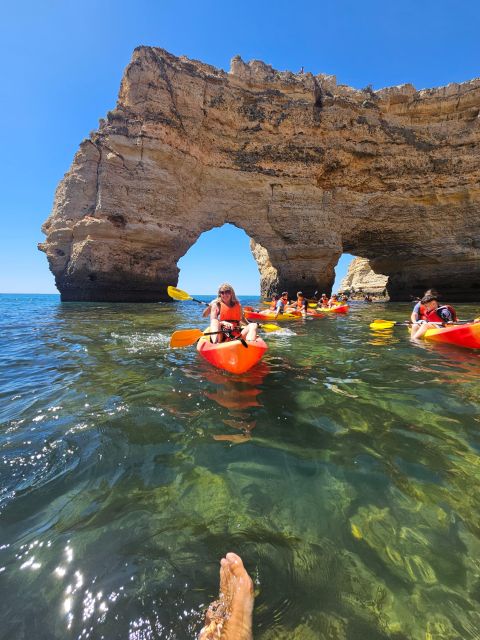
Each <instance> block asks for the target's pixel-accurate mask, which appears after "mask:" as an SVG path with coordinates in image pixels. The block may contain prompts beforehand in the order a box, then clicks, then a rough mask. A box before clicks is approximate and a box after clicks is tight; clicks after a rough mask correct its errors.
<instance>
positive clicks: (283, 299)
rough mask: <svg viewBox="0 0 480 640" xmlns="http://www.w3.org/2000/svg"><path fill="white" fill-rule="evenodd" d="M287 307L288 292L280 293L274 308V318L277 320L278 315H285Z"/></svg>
mask: <svg viewBox="0 0 480 640" xmlns="http://www.w3.org/2000/svg"><path fill="white" fill-rule="evenodd" d="M287 306H288V291H282V295H281V296H280V298H279V299H278V300H277V306H276V307H275V315H274V318H277V317H278V314H279V313H285V312H286V311H285V310H286V308H287Z"/></svg>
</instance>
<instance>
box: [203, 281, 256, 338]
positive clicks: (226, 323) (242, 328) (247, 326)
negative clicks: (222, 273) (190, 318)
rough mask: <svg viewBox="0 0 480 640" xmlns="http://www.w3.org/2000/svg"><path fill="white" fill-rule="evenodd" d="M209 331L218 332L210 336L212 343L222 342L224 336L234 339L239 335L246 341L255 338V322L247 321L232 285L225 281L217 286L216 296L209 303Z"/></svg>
mask: <svg viewBox="0 0 480 640" xmlns="http://www.w3.org/2000/svg"><path fill="white" fill-rule="evenodd" d="M210 331H212V332H215V331H219V332H220V333H217V334H215V335H212V336H210V339H211V341H212V342H214V343H215V342H222V340H224V338H225V337H226V338H227V339H229V340H235V339H236V338H238V337H240V336H241V337H242V338H243V339H244V340H246V341H247V342H253V341H254V340H256V338H257V325H256V323H255V322H250V323H249V322H247V320H246V319H245V316H244V315H243V310H242V305H241V304H240V303H239V301H238V299H237V296H236V295H235V291H234V290H233V287H232V285H230V284H228V283H227V282H224V283H223V284H221V285H220V286H219V287H218V298H216V299H215V300H213V301H212V302H211V303H210Z"/></svg>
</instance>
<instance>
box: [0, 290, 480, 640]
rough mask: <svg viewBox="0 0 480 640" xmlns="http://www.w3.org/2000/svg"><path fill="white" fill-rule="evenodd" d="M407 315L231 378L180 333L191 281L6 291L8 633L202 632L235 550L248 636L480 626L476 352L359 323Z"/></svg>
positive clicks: (3, 540) (4, 567)
mask: <svg viewBox="0 0 480 640" xmlns="http://www.w3.org/2000/svg"><path fill="white" fill-rule="evenodd" d="M243 302H244V303H245V304H246V303H255V302H256V300H255V299H249V298H246V299H244V300H243ZM457 309H458V311H459V313H460V317H463V318H467V317H473V316H474V315H479V312H480V308H479V307H475V306H474V305H458V306H457ZM409 313H410V306H409V305H406V304H391V305H382V304H373V305H365V304H363V303H354V304H352V308H351V311H350V313H349V314H348V315H347V316H335V315H334V314H332V317H327V318H324V319H321V320H314V319H309V320H306V321H304V320H300V321H295V322H291V323H289V324H288V325H285V329H284V330H282V331H281V332H279V333H278V334H273V333H269V334H267V337H266V339H267V341H268V344H269V350H268V352H267V354H266V356H265V358H264V360H263V361H262V362H261V363H260V364H259V365H258V366H257V367H256V368H254V369H253V370H251V371H250V372H248V373H247V374H244V375H243V376H239V377H236V376H233V375H231V374H228V373H223V372H221V371H218V370H215V369H214V368H212V367H211V366H210V365H208V364H207V363H206V362H204V361H203V360H201V359H200V358H199V357H198V355H197V353H196V351H195V348H194V347H188V348H184V349H177V350H172V349H170V348H169V337H170V335H171V333H172V332H173V331H174V330H175V329H178V328H186V327H203V326H204V325H205V321H202V318H201V308H200V307H199V305H196V304H195V303H193V302H185V303H165V304H139V305H131V304H115V305H114V304H98V303H90V304H86V303H63V304H62V303H61V302H60V301H59V298H58V296H47V295H45V296H40V295H32V296H28V295H2V296H0V325H1V326H0V423H1V427H0V453H1V457H0V464H1V466H0V474H1V485H0V612H1V620H2V624H1V627H0V637H1V638H9V640H11V639H13V638H15V639H23V638H25V639H26V638H29V639H32V638H35V639H36V640H42V639H44V638H45V639H47V638H48V639H49V640H51V639H54V638H62V639H63V638H72V639H73V638H81V639H83V638H95V639H97V638H98V639H101V638H105V639H107V640H108V639H117V638H125V639H127V638H128V639H132V640H144V639H145V640H146V639H150V638H152V639H153V638H160V639H169V640H171V639H179V640H182V639H187V638H188V639H190V638H195V637H196V634H197V633H198V631H199V629H200V627H201V622H202V618H203V612H204V609H205V607H206V606H207V605H208V603H209V602H210V601H211V600H213V599H214V598H215V597H216V595H217V593H218V566H219V565H218V563H219V559H220V558H221V557H222V555H224V554H225V553H226V552H228V551H235V552H237V553H238V554H240V555H241V556H242V558H243V560H244V563H245V565H246V567H247V569H248V571H249V573H250V574H251V575H252V577H253V579H254V583H255V590H256V600H255V612H254V637H255V639H256V640H273V639H280V640H282V639H287V638H289V639H291V638H296V639H299V640H310V639H316V638H319V639H325V640H326V639H334V640H343V639H352V640H376V639H387V638H391V639H395V640H401V639H405V640H407V639H408V640H454V639H462V640H469V639H472V640H473V639H478V638H480V490H479V489H480V486H479V482H480V455H479V447H480V415H479V409H478V408H479V401H480V383H479V372H480V352H475V351H469V350H466V349H465V350H462V349H460V348H455V347H447V346H445V347H442V346H441V345H433V344H428V343H422V344H420V345H416V344H411V343H410V342H409V340H408V336H407V332H406V330H405V329H404V328H403V327H397V328H395V329H393V330H392V331H391V332H388V333H385V334H380V335H375V334H373V333H372V332H371V331H370V330H369V327H368V325H369V322H370V321H371V320H373V319H374V318H384V317H386V318H388V319H397V320H401V319H404V318H406V317H408V315H409Z"/></svg>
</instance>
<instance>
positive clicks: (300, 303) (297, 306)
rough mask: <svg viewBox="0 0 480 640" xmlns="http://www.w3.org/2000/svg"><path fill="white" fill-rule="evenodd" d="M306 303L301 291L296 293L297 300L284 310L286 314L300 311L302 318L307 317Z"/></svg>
mask: <svg viewBox="0 0 480 640" xmlns="http://www.w3.org/2000/svg"><path fill="white" fill-rule="evenodd" d="M307 309H308V302H307V299H306V298H305V296H304V295H303V292H302V291H297V299H296V300H295V301H294V302H291V303H290V305H289V306H288V307H287V308H286V312H287V313H291V312H292V311H300V313H301V314H302V316H306V315H307Z"/></svg>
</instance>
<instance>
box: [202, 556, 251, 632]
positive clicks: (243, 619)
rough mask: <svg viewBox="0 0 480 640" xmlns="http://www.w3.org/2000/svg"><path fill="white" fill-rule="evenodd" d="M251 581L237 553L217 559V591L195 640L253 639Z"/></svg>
mask: <svg viewBox="0 0 480 640" xmlns="http://www.w3.org/2000/svg"><path fill="white" fill-rule="evenodd" d="M254 597H255V596H254V590H253V581H252V579H251V578H250V576H249V575H248V573H247V570H246V569H245V567H244V565H243V562H242V559H241V558H240V556H237V554H236V553H232V552H230V553H227V554H226V556H225V557H224V558H222V559H221V560H220V593H219V597H218V600H215V601H214V602H212V604H211V605H210V606H209V607H208V609H207V611H206V614H205V625H204V627H203V628H202V630H201V631H200V634H199V636H198V640H216V639H218V638H222V639H223V640H252V638H253V635H252V617H253V604H254Z"/></svg>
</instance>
